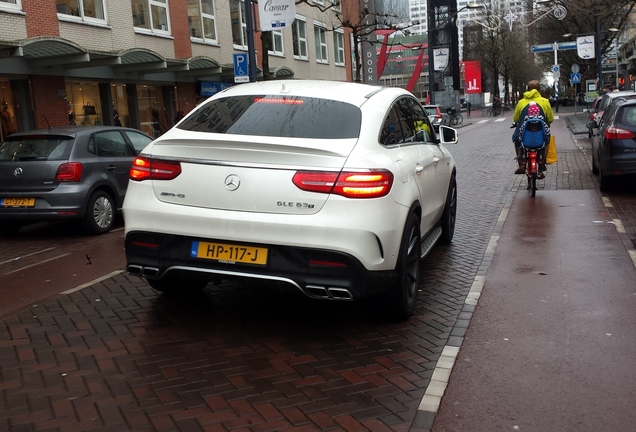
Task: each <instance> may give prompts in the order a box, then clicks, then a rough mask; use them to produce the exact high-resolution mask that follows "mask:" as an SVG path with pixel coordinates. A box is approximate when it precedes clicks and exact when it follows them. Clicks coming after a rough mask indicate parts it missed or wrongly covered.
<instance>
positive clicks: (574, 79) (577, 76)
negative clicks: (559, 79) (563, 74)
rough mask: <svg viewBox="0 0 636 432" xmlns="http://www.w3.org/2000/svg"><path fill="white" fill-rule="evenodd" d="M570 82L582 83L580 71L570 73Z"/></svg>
mask: <svg viewBox="0 0 636 432" xmlns="http://www.w3.org/2000/svg"><path fill="white" fill-rule="evenodd" d="M570 82H571V83H572V84H580V83H581V74H580V73H573V74H571V75H570Z"/></svg>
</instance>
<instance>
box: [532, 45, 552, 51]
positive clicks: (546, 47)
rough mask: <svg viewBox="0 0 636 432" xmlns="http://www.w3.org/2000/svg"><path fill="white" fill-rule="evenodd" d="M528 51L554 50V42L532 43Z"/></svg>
mask: <svg viewBox="0 0 636 432" xmlns="http://www.w3.org/2000/svg"><path fill="white" fill-rule="evenodd" d="M530 51H532V52H533V53H538V52H547V51H554V44H551V43H550V44H540V45H532V46H531V47H530Z"/></svg>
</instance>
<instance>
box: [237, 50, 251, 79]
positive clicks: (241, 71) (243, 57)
mask: <svg viewBox="0 0 636 432" xmlns="http://www.w3.org/2000/svg"><path fill="white" fill-rule="evenodd" d="M234 82H235V83H246V82H250V77H249V71H248V67H247V53H235V54H234Z"/></svg>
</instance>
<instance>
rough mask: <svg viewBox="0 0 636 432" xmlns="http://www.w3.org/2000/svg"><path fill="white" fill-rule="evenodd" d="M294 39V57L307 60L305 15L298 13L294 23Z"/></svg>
mask: <svg viewBox="0 0 636 432" xmlns="http://www.w3.org/2000/svg"><path fill="white" fill-rule="evenodd" d="M292 39H293V42H294V58H297V59H302V60H307V58H308V57H307V22H306V21H305V17H302V16H299V15H296V19H295V20H294V23H293V24H292Z"/></svg>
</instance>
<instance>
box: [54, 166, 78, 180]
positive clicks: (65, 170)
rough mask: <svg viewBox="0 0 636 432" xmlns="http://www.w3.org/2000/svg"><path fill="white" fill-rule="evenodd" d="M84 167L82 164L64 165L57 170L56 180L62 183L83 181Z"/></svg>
mask: <svg viewBox="0 0 636 432" xmlns="http://www.w3.org/2000/svg"><path fill="white" fill-rule="evenodd" d="M83 171H84V166H83V165H82V164H81V163H80V162H68V163H63V164H62V165H60V166H59V167H58V168H57V173H56V174H55V179H56V180H57V181H60V182H78V181H80V180H82V172H83Z"/></svg>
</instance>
